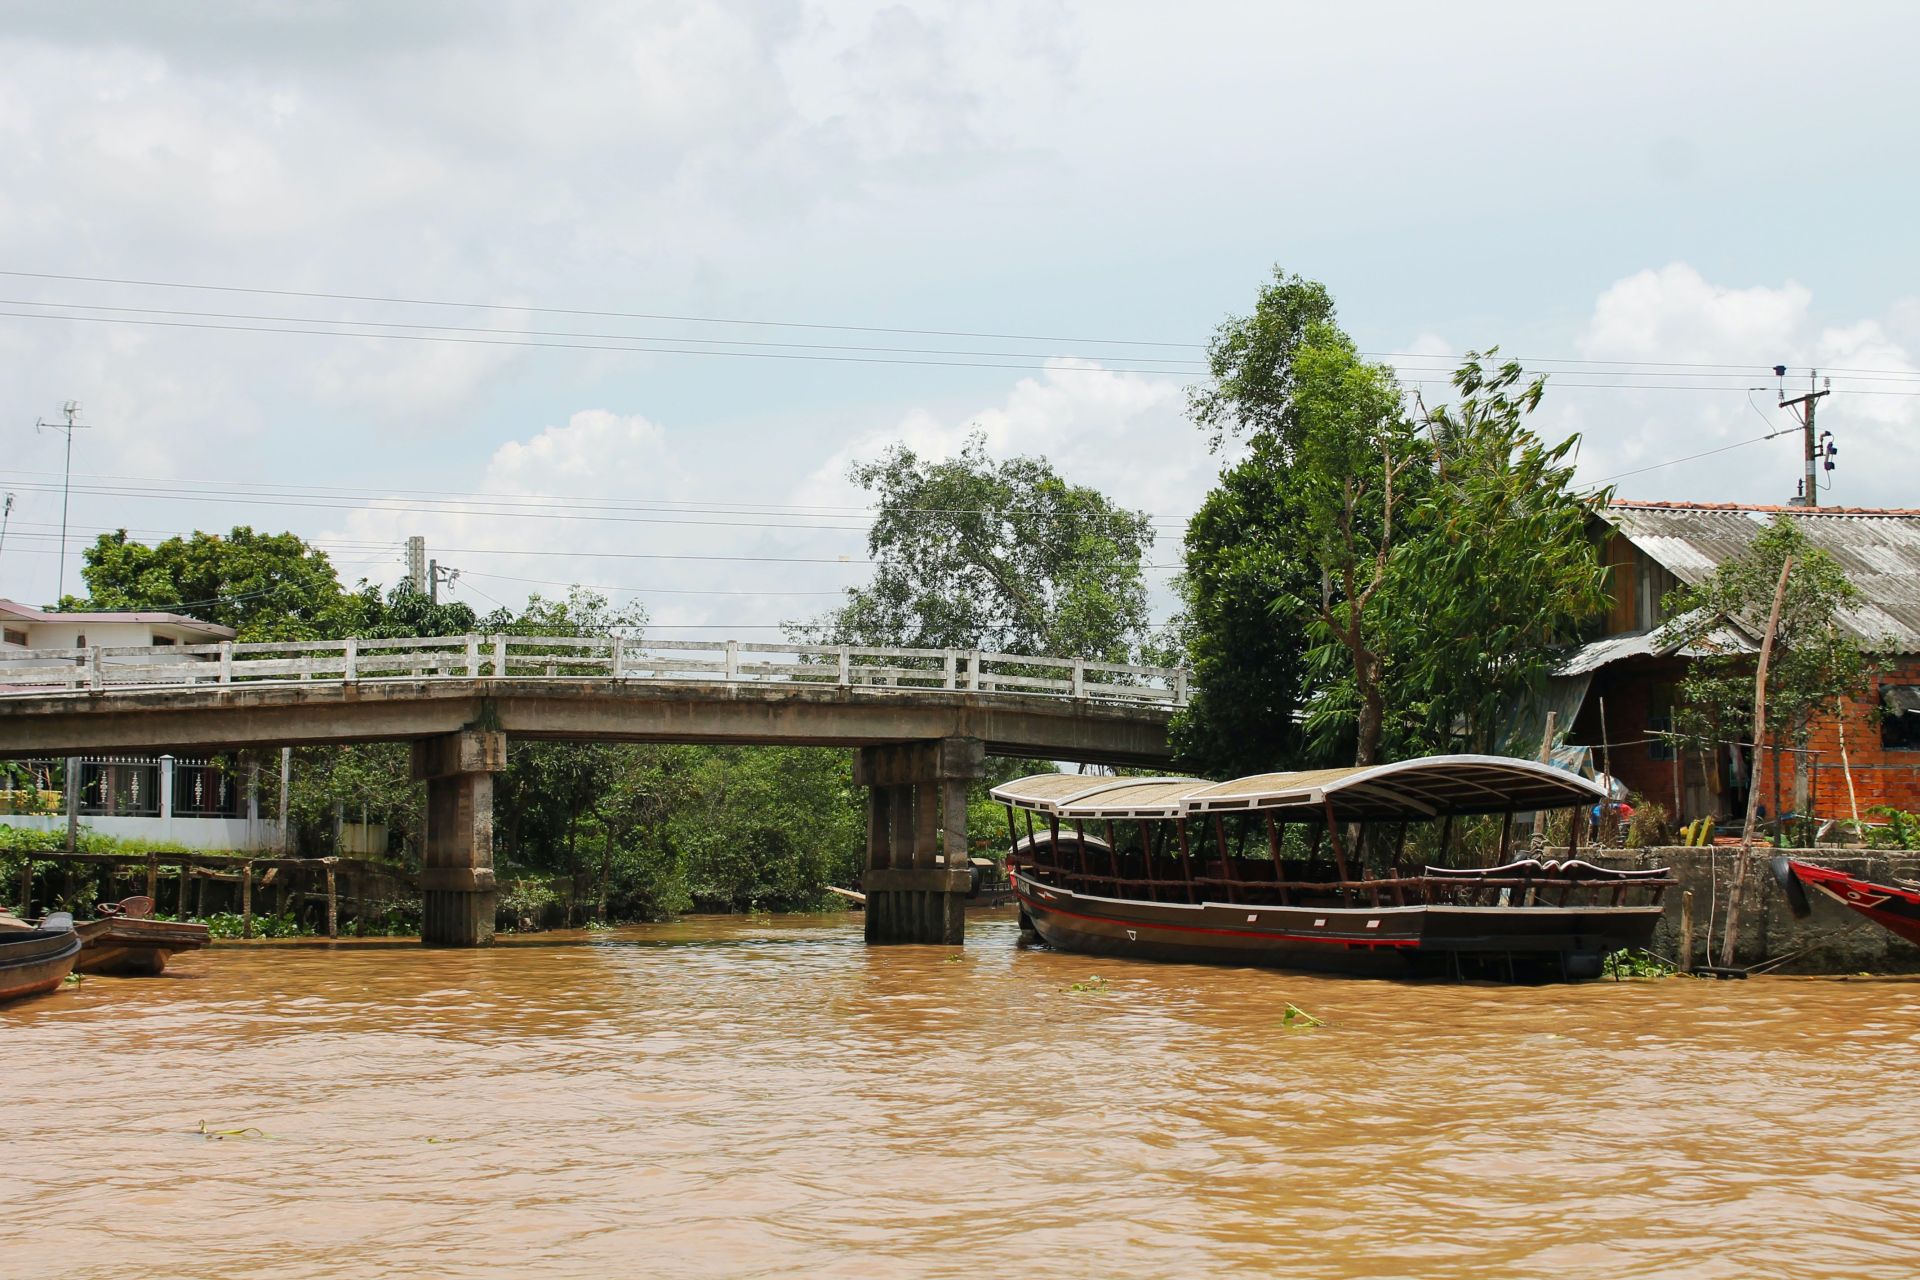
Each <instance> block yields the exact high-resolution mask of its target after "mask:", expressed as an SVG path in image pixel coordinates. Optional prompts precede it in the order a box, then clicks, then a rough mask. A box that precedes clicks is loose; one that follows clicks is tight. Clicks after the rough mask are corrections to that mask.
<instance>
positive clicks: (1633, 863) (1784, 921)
mask: <svg viewBox="0 0 1920 1280" xmlns="http://www.w3.org/2000/svg"><path fill="white" fill-rule="evenodd" d="M1775 852H1776V850H1774V849H1772V848H1769V847H1757V848H1755V850H1754V857H1753V864H1752V868H1751V870H1750V872H1749V874H1748V878H1747V884H1746V891H1745V894H1744V898H1743V902H1742V905H1741V908H1740V910H1741V917H1742V918H1741V924H1740V934H1739V938H1738V940H1737V942H1736V945H1735V948H1734V959H1735V963H1736V964H1737V965H1740V966H1746V965H1754V964H1760V963H1761V962H1763V961H1771V960H1781V959H1783V958H1786V957H1791V958H1787V959H1785V960H1784V963H1782V964H1781V965H1780V966H1779V968H1778V970H1777V972H1780V973H1920V947H1916V946H1914V945H1913V944H1912V943H1910V942H1908V941H1906V940H1905V939H1903V938H1899V937H1896V936H1895V935H1894V934H1892V933H1890V932H1888V931H1887V930H1885V929H1882V928H1881V927H1880V926H1879V925H1876V924H1874V923H1872V922H1871V921H1868V920H1866V919H1863V918H1862V917H1861V916H1859V915H1857V914H1856V913H1854V912H1852V911H1849V910H1848V909H1847V908H1845V907H1843V906H1841V905H1840V904H1839V903H1837V902H1835V901H1834V900H1833V899H1831V898H1829V897H1827V896H1826V895H1825V894H1821V893H1809V894H1808V897H1809V898H1810V899H1811V901H1812V904H1813V915H1812V916H1810V917H1808V918H1807V919H1805V920H1796V919H1795V918H1794V916H1793V912H1792V911H1790V910H1789V909H1788V908H1787V901H1786V896H1785V895H1784V894H1783V893H1782V892H1781V891H1780V886H1779V885H1777V884H1775V883H1774V880H1773V874H1772V872H1771V871H1770V870H1769V869H1768V862H1769V861H1770V860H1771V859H1772V857H1773V855H1774V853H1775ZM1778 852H1784V853H1787V854H1789V855H1790V856H1792V857H1795V858H1799V859H1801V860H1803V861H1806V862H1816V863H1819V864H1820V865H1822V866H1829V867H1838V868H1840V869H1842V870H1845V871H1849V872H1851V873H1853V874H1855V875H1859V876H1864V877H1866V878H1867V879H1870V880H1878V881H1881V882H1882V883H1885V882H1886V881H1887V880H1888V879H1889V878H1896V877H1897V878H1899V879H1903V880H1920V853H1903V852H1897V851H1892V850H1858V849H1786V850H1779V851H1778ZM1583 856H1587V857H1589V858H1590V860H1592V861H1595V862H1598V863H1600V864H1602V865H1605V866H1614V867H1671V868H1672V869H1673V873H1674V875H1675V876H1676V877H1677V878H1678V879H1679V881H1680V884H1679V887H1678V888H1675V889H1669V890H1668V891H1667V895H1666V898H1665V902H1666V907H1667V912H1666V918H1665V919H1664V920H1662V922H1661V924H1660V928H1659V930H1658V931H1657V932H1656V933H1655V934H1654V940H1653V950H1654V951H1656V952H1658V953H1659V954H1661V955H1663V956H1665V957H1667V958H1668V959H1677V958H1678V956H1679V951H1680V910H1681V901H1682V895H1683V893H1685V892H1686V891H1688V890H1691V891H1692V893H1693V957H1694V963H1695V964H1703V963H1715V964H1717V963H1718V962H1719V948H1720V941H1719V940H1720V938H1721V925H1722V922H1724V921H1725V919H1726V910H1727V893H1728V890H1729V889H1730V888H1731V886H1732V883H1733V873H1734V867H1735V865H1736V863H1737V861H1738V858H1739V850H1738V849H1729V848H1712V849H1691V848H1681V847H1666V848H1654V849H1632V850H1621V851H1616V852H1614V853H1612V854H1610V855H1604V856H1600V857H1593V856H1592V855H1590V854H1583ZM1709 904H1711V906H1710V905H1709ZM1710 917H1711V922H1712V926H1713V939H1714V941H1713V948H1714V950H1713V955H1712V956H1711V957H1709V956H1708V955H1707V927H1708V923H1709V918H1710Z"/></svg>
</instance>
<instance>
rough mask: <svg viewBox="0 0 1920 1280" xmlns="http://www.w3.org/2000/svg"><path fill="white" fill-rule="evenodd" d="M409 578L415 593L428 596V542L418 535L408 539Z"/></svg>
mask: <svg viewBox="0 0 1920 1280" xmlns="http://www.w3.org/2000/svg"><path fill="white" fill-rule="evenodd" d="M407 578H408V580H409V581H411V582H412V583H413V589H414V590H415V591H418V592H419V593H420V594H421V595H425V594H427V540H426V539H425V538H424V537H422V536H420V535H419V534H417V533H416V534H414V535H413V536H412V537H411V538H408V539H407Z"/></svg>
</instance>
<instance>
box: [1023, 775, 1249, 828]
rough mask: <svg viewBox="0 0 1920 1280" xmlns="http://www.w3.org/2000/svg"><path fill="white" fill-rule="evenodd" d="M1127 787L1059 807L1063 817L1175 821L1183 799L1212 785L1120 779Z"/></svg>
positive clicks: (1101, 791) (1102, 790) (1178, 780)
mask: <svg viewBox="0 0 1920 1280" xmlns="http://www.w3.org/2000/svg"><path fill="white" fill-rule="evenodd" d="M1120 781H1122V782H1125V783H1127V784H1129V785H1126V786H1119V787H1102V788H1100V789H1099V790H1098V791H1095V792H1093V793H1091V794H1089V795H1079V796H1075V797H1073V799H1071V800H1068V801H1066V802H1065V803H1063V804H1061V806H1060V816H1061V817H1063V818H1082V819H1100V818H1105V819H1107V820H1109V821H1111V820H1114V819H1118V818H1177V817H1179V816H1180V815H1181V814H1183V813H1185V812H1186V811H1187V810H1186V802H1187V797H1188V796H1190V795H1192V794H1194V793H1195V792H1196V791H1205V790H1206V789H1207V788H1209V787H1211V786H1213V783H1211V782H1202V781H1200V780H1199V779H1197V778H1123V779H1121V780H1120Z"/></svg>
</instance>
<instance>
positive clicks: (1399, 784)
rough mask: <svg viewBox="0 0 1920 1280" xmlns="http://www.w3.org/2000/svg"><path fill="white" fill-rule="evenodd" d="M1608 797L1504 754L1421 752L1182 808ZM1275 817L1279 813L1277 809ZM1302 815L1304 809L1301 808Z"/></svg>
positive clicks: (1378, 817) (1197, 797)
mask: <svg viewBox="0 0 1920 1280" xmlns="http://www.w3.org/2000/svg"><path fill="white" fill-rule="evenodd" d="M1606 798H1607V793H1606V790H1605V788H1603V787H1601V786H1600V785H1599V784H1598V783H1596V782H1590V781H1588V780H1587V779H1585V778H1583V777H1581V776H1580V775H1579V774H1576V773H1569V772H1568V771H1567V770H1565V769H1557V768H1555V767H1554V766H1552V765H1548V764H1539V763H1537V762H1535V761H1532V760H1520V759H1516V758H1514V757H1511V756H1474V755H1455V756H1422V757H1420V758H1419V759H1416V760H1399V761H1396V762H1394V763H1392V764H1376V765H1361V766H1357V767H1353V768H1346V769H1308V770H1304V771H1302V772H1297V773H1262V774H1256V775H1254V776H1253V777H1250V778H1236V779H1234V780H1233V781H1232V782H1221V783H1216V784H1215V785H1213V786H1211V787H1208V788H1206V789H1205V790H1204V791H1196V792H1195V793H1193V794H1192V795H1191V796H1189V797H1187V801H1186V812H1188V813H1190V814H1196V813H1231V812H1234V811H1236V810H1249V809H1289V808H1296V807H1302V808H1312V809H1314V810H1316V811H1319V810H1322V809H1323V808H1324V806H1325V804H1326V803H1327V802H1328V801H1331V802H1332V803H1333V811H1334V813H1335V814H1336V815H1337V816H1338V817H1339V818H1341V819H1342V820H1346V821H1357V822H1368V821H1374V822H1378V821H1382V820H1387V821H1393V820H1418V819H1421V818H1437V817H1440V816H1442V815H1445V814H1450V813H1451V814H1475V813H1516V812H1526V811H1529V810H1539V809H1568V808H1573V807H1575V806H1579V805H1588V804H1594V803H1597V802H1598V801H1601V800H1604V799H1606ZM1275 816H1276V817H1278V816H1281V815H1278V814H1276V815H1275ZM1302 816H1305V815H1302Z"/></svg>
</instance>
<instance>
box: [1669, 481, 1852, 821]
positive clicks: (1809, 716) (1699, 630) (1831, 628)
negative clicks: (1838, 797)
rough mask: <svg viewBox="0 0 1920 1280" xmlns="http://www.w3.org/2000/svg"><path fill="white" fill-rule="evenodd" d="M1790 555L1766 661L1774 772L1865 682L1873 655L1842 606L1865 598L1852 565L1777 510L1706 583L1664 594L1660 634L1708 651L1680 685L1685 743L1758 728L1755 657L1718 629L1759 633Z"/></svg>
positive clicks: (1706, 742)
mask: <svg viewBox="0 0 1920 1280" xmlns="http://www.w3.org/2000/svg"><path fill="white" fill-rule="evenodd" d="M1788 557H1791V558H1792V560H1793V567H1792V571H1791V572H1790V573H1789V574H1788V575H1787V586H1786V594H1785V595H1784V596H1783V597H1782V599H1781V605H1780V617H1779V620H1778V622H1777V623H1776V625H1775V628H1774V639H1773V651H1772V654H1771V657H1770V660H1769V661H1768V664H1767V696H1766V703H1767V706H1766V725H1765V734H1766V741H1767V743H1768V744H1769V745H1770V746H1771V747H1772V748H1773V749H1774V750H1773V760H1774V773H1775V776H1776V777H1778V776H1779V771H1780V770H1779V765H1780V756H1781V750H1780V749H1781V748H1783V747H1794V748H1804V747H1805V746H1806V745H1807V739H1808V735H1809V733H1810V732H1811V731H1812V726H1813V723H1814V720H1815V718H1816V717H1818V716H1820V715H1823V714H1826V713H1828V712H1830V711H1831V710H1832V708H1833V706H1834V704H1835V702H1836V701H1839V700H1842V699H1849V698H1854V697H1857V696H1859V694H1860V693H1861V692H1862V691H1863V690H1864V689H1865V688H1866V686H1867V673H1868V669H1869V666H1870V662H1871V657H1872V655H1871V652H1870V650H1868V649H1866V648H1864V647H1863V646H1861V644H1860V643H1859V642H1858V641H1857V640H1855V639H1854V638H1853V636H1852V634H1851V633H1850V632H1848V631H1847V630H1845V629H1843V628H1842V627H1841V626H1840V624H1839V617H1840V613H1841V611H1842V610H1844V609H1846V608H1847V607H1848V606H1850V605H1852V604H1854V603H1855V602H1856V601H1857V600H1858V599H1859V597H1860V589H1859V588H1858V587H1856V586H1854V585H1853V583H1852V582H1851V581H1849V580H1848V578H1847V575H1846V571H1845V570H1844V569H1842V568H1841V567H1840V564H1839V563H1838V562H1837V561H1836V560H1834V558H1833V557H1832V556H1830V555H1828V554H1827V553H1826V552H1824V551H1822V550H1821V549H1820V548H1818V547H1816V546H1814V545H1813V544H1812V543H1811V542H1809V541H1808V540H1807V536H1806V534H1804V533H1803V532H1801V530H1800V527H1799V525H1798V524H1796V523H1795V519H1794V517H1793V516H1791V515H1786V514H1781V515H1776V516H1775V517H1774V518H1773V521H1772V523H1770V524H1769V525H1767V527H1766V528H1765V529H1763V530H1761V531H1760V533H1759V534H1758V535H1757V536H1756V537H1755V538H1754V540H1753V544H1752V545H1751V546H1750V547H1748V548H1747V550H1746V552H1745V553H1744V554H1742V555H1738V556H1734V557H1732V558H1730V559H1728V560H1726V561H1724V562H1722V563H1721V565H1720V566H1719V568H1718V569H1716V570H1715V571H1714V574H1713V576H1712V577H1710V578H1708V579H1706V580H1705V581H1704V582H1701V583H1699V584H1698V585H1696V586H1682V587H1679V588H1677V589H1675V590H1674V591H1673V592H1672V593H1671V594H1670V595H1669V596H1668V598H1667V600H1666V607H1667V609H1668V610H1669V611H1670V612H1671V613H1672V614H1673V615H1674V616H1673V619H1672V621H1670V622H1669V623H1668V624H1667V625H1666V627H1665V628H1664V629H1663V632H1662V641H1663V643H1673V644H1676V645H1683V646H1685V647H1686V648H1687V649H1689V650H1692V651H1701V650H1704V651H1706V652H1705V655H1704V656H1702V657H1700V658H1697V659H1696V660H1695V661H1694V662H1692V663H1691V664H1689V666H1688V669H1687V675H1686V677H1685V678H1684V679H1683V680H1682V681H1681V683H1680V689H1679V694H1680V707H1679V714H1678V716H1677V717H1676V721H1677V723H1676V724H1675V729H1676V730H1677V731H1678V732H1679V733H1680V734H1681V735H1682V737H1681V741H1682V743H1683V744H1685V745H1689V746H1693V747H1696V748H1700V749H1710V748H1711V746H1712V745H1713V744H1714V743H1717V742H1720V741H1729V740H1731V741H1741V742H1744V741H1747V740H1748V739H1749V737H1750V735H1751V734H1752V732H1753V729H1754V724H1753V694H1754V680H1755V674H1754V658H1753V654H1752V653H1751V652H1750V651H1749V650H1748V649H1746V647H1745V646H1738V647H1735V646H1729V645H1723V644H1719V643H1716V640H1715V635H1716V633H1717V632H1719V631H1720V629H1721V628H1722V626H1723V625H1724V624H1725V623H1727V622H1732V623H1734V624H1736V625H1737V626H1738V627H1739V628H1740V629H1741V630H1742V631H1744V632H1746V633H1747V634H1748V635H1751V636H1756V637H1758V636H1760V635H1761V633H1762V632H1763V631H1764V629H1765V627H1766V621H1767V617H1768V614H1769V613H1770V612H1771V609H1772V605H1773V596H1774V592H1775V590H1776V589H1777V588H1778V586H1779V580H1780V571H1781V568H1782V566H1783V565H1784V564H1785V563H1786V561H1787V559H1788ZM1796 759H1799V760H1804V759H1805V756H1804V755H1798V756H1796ZM1796 790H1798V788H1797V787H1796Z"/></svg>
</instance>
